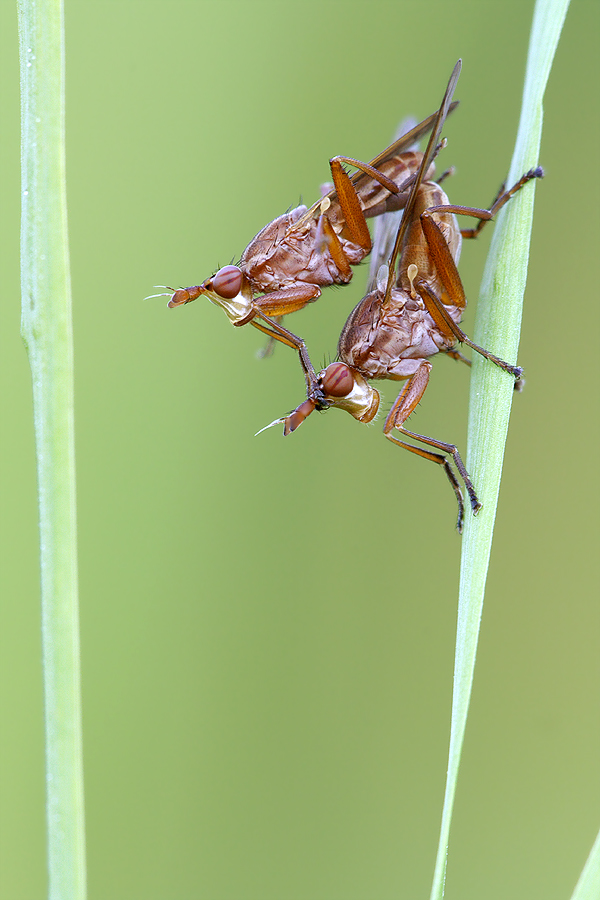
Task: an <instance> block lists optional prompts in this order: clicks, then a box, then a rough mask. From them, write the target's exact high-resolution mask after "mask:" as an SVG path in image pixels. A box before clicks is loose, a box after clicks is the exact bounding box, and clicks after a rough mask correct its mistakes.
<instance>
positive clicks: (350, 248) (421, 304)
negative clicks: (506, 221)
mask: <svg viewBox="0 0 600 900" xmlns="http://www.w3.org/2000/svg"><path fill="white" fill-rule="evenodd" d="M460 70H461V62H460V60H459V61H458V63H457V64H456V66H455V67H454V70H453V72H452V75H451V77H450V81H449V82H448V87H447V89H446V92H445V94H444V98H443V101H442V104H441V106H440V108H439V110H438V111H437V112H436V113H434V114H433V115H431V116H429V117H428V118H427V119H425V120H424V121H423V122H422V123H421V124H420V125H418V126H416V127H415V128H413V129H412V130H411V131H409V132H408V133H406V134H404V135H403V136H402V137H401V138H399V139H398V140H397V141H396V142H394V143H393V144H392V145H391V146H390V147H388V148H387V149H386V150H384V151H383V152H382V153H380V154H379V156H377V157H376V158H375V159H374V160H372V161H371V162H370V163H368V164H367V163H362V162H359V161H358V160H355V159H351V158H349V157H341V156H338V157H335V158H334V159H332V160H330V166H331V174H332V178H333V183H334V189H333V190H332V191H330V192H329V193H328V194H327V195H325V197H323V198H322V199H321V200H318V201H317V202H316V203H314V204H313V205H312V206H311V207H310V208H308V209H307V208H306V207H305V206H299V207H296V208H295V209H292V210H291V211H290V212H288V213H285V214H284V215H282V216H279V217H278V218H277V219H275V220H274V221H273V222H271V223H270V224H269V225H267V226H265V228H263V229H262V231H260V232H259V233H258V234H257V235H256V237H255V238H254V239H253V240H252V241H251V242H250V244H249V245H248V247H247V248H246V250H245V251H244V253H243V254H242V258H241V261H240V263H239V264H238V265H237V266H232V265H230V266H225V267H223V268H221V269H219V271H218V272H217V273H216V274H215V275H213V276H212V277H211V278H209V279H207V280H206V281H204V282H203V283H202V284H200V285H194V286H192V287H188V288H182V289H179V290H176V291H174V292H173V293H172V295H171V297H170V300H169V306H170V307H176V306H182V305H184V304H187V303H189V302H191V301H192V300H196V299H197V298H198V297H200V296H206V297H208V299H209V300H210V301H211V302H213V303H215V304H217V305H218V306H220V307H221V308H222V309H223V310H224V312H225V313H226V315H227V316H228V318H229V320H230V321H231V322H232V324H233V325H235V326H242V325H246V324H251V325H252V326H254V327H255V328H258V329H259V330H260V331H262V332H264V333H265V334H267V335H268V336H269V338H270V339H271V340H277V341H280V342H281V343H283V344H286V345H287V346H289V347H291V348H292V349H294V350H296V351H297V352H298V354H299V358H300V362H301V365H302V369H303V372H304V376H305V380H306V388H307V390H306V397H307V399H306V400H305V401H304V402H303V403H302V404H301V405H300V406H299V407H297V408H296V409H295V410H294V411H293V412H292V413H290V414H289V415H287V416H285V417H283V418H281V419H277V420H276V421H275V422H273V423H272V424H273V425H275V424H277V423H283V424H284V434H290V433H291V432H292V431H294V430H295V429H296V428H297V427H298V426H299V425H300V424H301V423H302V422H303V421H304V419H305V418H306V417H307V416H308V415H309V414H310V413H312V412H313V411H314V410H315V409H318V410H324V409H327V408H329V407H338V408H340V409H345V410H346V411H347V412H349V413H350V414H351V415H352V416H354V418H356V419H358V420H359V421H361V422H370V421H372V420H373V418H374V417H375V415H376V413H377V411H378V408H379V404H380V398H379V393H378V392H377V391H376V390H375V389H374V388H373V387H372V386H371V385H370V384H369V379H389V380H394V381H405V382H406V384H405V385H404V387H403V389H402V391H401V392H400V394H399V395H398V397H397V399H396V401H395V402H394V404H393V406H392V408H391V410H390V412H389V414H388V416H387V417H386V420H385V423H384V428H383V430H384V434H385V436H386V437H387V438H388V439H389V440H391V441H392V442H393V443H395V444H397V445H398V446H400V447H403V448H405V449H407V450H409V451H410V452H412V453H416V454H417V455H419V456H422V457H423V458H425V459H429V460H431V461H433V462H436V463H438V464H439V465H441V466H443V468H444V470H445V472H446V475H447V476H448V479H449V480H450V483H451V484H452V487H453V489H454V492H455V494H456V498H457V501H458V530H459V531H461V530H462V524H463V518H464V504H463V496H462V490H461V487H460V482H459V480H458V478H457V477H456V474H455V473H454V470H453V469H452V467H451V465H450V462H449V459H448V456H449V457H451V458H452V459H453V460H454V464H455V466H456V469H457V470H458V473H459V475H460V477H461V478H462V481H463V483H464V485H465V487H466V490H467V493H468V495H469V500H470V503H471V508H472V509H473V512H475V513H477V512H478V511H479V509H480V508H481V504H480V502H479V500H478V498H477V495H476V493H475V489H474V487H473V484H472V482H471V479H470V478H469V475H468V473H467V471H466V469H465V466H464V464H463V462H462V460H461V458H460V455H459V453H458V450H457V448H456V447H455V446H454V445H453V444H448V443H445V442H443V441H438V440H435V439H433V438H429V437H426V436H425V435H421V434H416V433H414V432H411V431H409V430H408V429H407V428H405V426H404V423H405V422H406V420H407V419H408V417H409V416H410V414H411V413H412V412H413V411H414V409H415V407H416V406H417V404H418V403H419V401H420V400H421V397H422V396H423V394H424V392H425V389H426V387H427V384H428V382H429V374H430V371H431V363H430V362H429V358H430V357H432V356H434V355H435V354H436V353H446V354H448V355H449V356H452V357H453V358H455V359H460V360H463V361H464V362H467V363H468V362H469V361H468V360H466V359H465V358H464V357H463V356H462V355H461V354H460V353H459V352H458V350H457V349H456V348H457V344H460V343H466V344H468V346H470V347H472V348H473V349H474V350H476V351H477V352H478V353H480V354H482V355H483V356H484V357H485V358H486V359H489V360H490V361H491V362H493V363H494V364H495V365H497V366H499V367H500V368H502V369H504V370H505V371H506V372H508V373H509V374H510V375H512V376H513V377H514V378H515V379H517V380H518V379H519V377H520V376H521V374H522V370H521V369H520V368H519V367H517V366H512V365H509V364H508V363H506V362H504V361H503V360H501V359H499V358H498V357H496V356H494V355H493V354H491V353H489V352H488V351H486V350H484V349H483V348H482V347H478V346H477V345H476V344H474V343H473V342H472V341H471V340H470V339H469V338H468V337H467V336H466V335H465V333H464V332H463V331H462V329H461V328H460V327H459V325H458V323H459V322H460V319H461V316H462V311H463V309H464V308H465V306H466V297H465V293H464V289H463V286H462V282H461V279H460V276H459V274H458V270H457V267H456V266H457V262H458V259H459V255H460V249H461V243H462V238H474V237H476V236H477V234H479V232H480V231H481V229H482V227H483V226H484V225H485V223H486V222H487V221H489V220H490V219H491V218H492V217H493V216H494V215H495V214H496V212H498V210H499V209H500V208H501V207H502V206H503V205H504V204H505V203H506V202H507V201H508V200H509V199H510V197H512V196H513V194H515V193H516V192H517V191H518V190H520V189H521V188H522V187H523V186H524V185H525V184H526V183H527V182H528V181H529V180H531V179H532V178H539V177H541V176H542V175H543V172H542V169H541V168H536V169H532V170H530V171H529V172H527V173H526V174H525V175H523V176H522V178H521V179H520V180H519V181H518V182H517V183H516V184H515V185H514V186H513V187H511V188H510V189H509V190H508V191H506V190H504V188H503V189H502V190H501V192H500V194H499V195H498V197H497V198H496V200H495V201H494V203H493V204H492V206H491V208H490V209H475V208H472V207H465V206H456V205H454V204H450V203H449V201H448V197H447V196H446V194H445V193H444V191H443V189H442V188H441V187H440V182H441V181H442V179H440V182H435V181H431V180H429V179H430V178H431V176H432V174H433V168H432V163H433V160H434V158H435V156H436V155H437V153H438V151H439V150H440V149H441V147H442V146H443V144H441V143H440V138H441V132H442V128H443V126H444V123H445V120H446V117H447V116H448V114H449V113H450V112H451V111H452V109H453V108H454V107H455V106H456V104H455V103H452V96H453V93H454V90H455V87H456V83H457V81H458V77H459V75H460ZM429 132H431V134H430V137H429V141H428V144H427V149H426V151H425V153H424V154H421V153H419V152H418V151H415V150H414V149H412V148H413V146H414V144H415V142H416V141H417V140H418V139H419V138H421V137H423V136H424V135H426V134H427V133H429ZM343 163H347V164H350V165H352V166H353V167H355V168H356V169H358V171H357V173H356V174H355V175H354V176H353V177H352V178H350V177H349V176H348V174H347V173H346V171H345V170H344V168H343V166H342V164H343ZM394 210H403V214H402V219H401V223H400V226H399V228H398V231H397V234H396V238H395V242H394V245H393V250H392V252H391V255H390V258H389V262H388V264H387V265H382V266H381V267H379V269H378V271H376V275H375V277H374V279H373V280H372V284H371V289H370V291H369V293H368V294H367V295H366V297H365V298H364V299H363V300H362V301H361V302H360V303H359V304H358V306H357V307H356V308H355V309H354V311H353V312H352V313H351V314H350V317H349V318H348V320H347V322H346V324H345V326H344V328H343V330H342V334H341V336H340V340H339V343H338V354H337V355H338V361H336V362H334V363H332V364H331V365H329V366H327V368H325V369H323V370H322V371H321V372H319V373H318V374H317V373H316V372H315V369H314V368H313V365H312V363H311V361H310V357H309V355H308V352H307V349H306V346H305V344H304V341H303V340H302V339H301V338H300V337H298V336H297V335H295V334H293V333H292V332H291V331H288V330H287V329H285V328H283V326H282V325H281V323H280V321H279V320H280V318H281V317H282V316H284V315H287V314H288V313H292V312H295V311H296V310H299V309H302V308H303V307H304V306H306V304H307V303H310V302H312V301H314V300H316V299H317V298H318V297H319V296H320V294H321V288H322V287H327V286H329V285H332V284H347V283H348V282H349V281H350V279H351V278H352V268H351V267H352V266H354V265H357V264H358V263H360V262H361V261H362V260H363V259H365V257H366V256H367V255H368V254H369V253H370V252H371V249H372V241H371V237H370V234H369V230H368V227H367V222H366V219H367V218H371V217H375V216H381V215H384V214H386V213H389V212H391V211H394ZM456 214H460V215H466V216H471V217H473V218H475V219H478V220H479V221H478V224H477V226H476V227H475V228H471V229H463V230H461V229H460V228H459V226H458V223H457V221H456ZM382 231H383V233H384V234H385V227H384V228H383V229H382ZM376 253H377V255H380V254H381V248H380V247H378V248H376ZM170 290H171V289H170ZM267 427H269V426H267ZM394 431H396V432H399V433H400V434H402V436H403V437H408V438H410V439H412V440H414V441H417V442H418V443H420V444H424V445H425V447H427V448H431V449H424V448H423V447H417V446H415V445H414V444H409V443H406V442H405V441H403V440H400V439H399V438H398V437H396V435H395V434H394V433H393V432H394ZM436 451H438V452H436Z"/></svg>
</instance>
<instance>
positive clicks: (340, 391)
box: [321, 362, 354, 397]
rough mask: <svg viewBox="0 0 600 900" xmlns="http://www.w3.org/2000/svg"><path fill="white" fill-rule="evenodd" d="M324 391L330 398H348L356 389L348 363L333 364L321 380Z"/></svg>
mask: <svg viewBox="0 0 600 900" xmlns="http://www.w3.org/2000/svg"><path fill="white" fill-rule="evenodd" d="M321 384H322V385H323V390H324V391H325V393H326V394H328V395H329V396H330V397H347V396H348V394H349V393H350V392H351V391H352V388H353V387H354V376H353V374H352V372H351V371H350V366H347V365H346V363H341V362H337V363H331V365H330V366H327V368H326V369H325V371H324V372H323V376H322V378H321Z"/></svg>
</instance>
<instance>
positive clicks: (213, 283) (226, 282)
mask: <svg viewBox="0 0 600 900" xmlns="http://www.w3.org/2000/svg"><path fill="white" fill-rule="evenodd" d="M207 287H208V283H207ZM241 287H242V271H241V269H239V268H238V267H237V266H223V268H222V269H219V271H218V272H217V274H216V275H215V276H214V277H213V278H211V279H210V287H209V290H213V291H214V292H215V293H216V294H218V295H219V297H223V299H224V300H233V298H234V297H237V295H238V294H239V292H240V290H241Z"/></svg>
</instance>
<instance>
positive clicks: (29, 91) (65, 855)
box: [18, 0, 86, 900]
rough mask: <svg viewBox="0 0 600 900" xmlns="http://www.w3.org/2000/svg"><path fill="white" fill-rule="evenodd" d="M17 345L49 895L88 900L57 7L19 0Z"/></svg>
mask: <svg viewBox="0 0 600 900" xmlns="http://www.w3.org/2000/svg"><path fill="white" fill-rule="evenodd" d="M18 8H19V43H20V76H21V127H22V137H21V168H22V225H21V286H22V335H23V340H24V341H25V344H26V347H27V352H28V355H29V363H30V366H31V373H32V382H33V413H34V427H35V442H36V456H37V475H38V491H39V514H40V567H41V591H42V644H43V672H44V700H45V731H46V791H47V793H46V797H47V827H48V872H49V889H48V896H49V897H50V898H51V900H83V898H85V893H86V876H85V838H84V815H83V775H82V752H81V709H80V674H79V625H78V608H77V544H76V523H75V452H74V439H73V340H72V324H71V287H70V275H69V255H68V243H67V207H66V191H65V128H64V23H63V7H62V0H20V2H19V4H18Z"/></svg>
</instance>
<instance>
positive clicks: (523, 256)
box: [431, 0, 568, 900]
mask: <svg viewBox="0 0 600 900" xmlns="http://www.w3.org/2000/svg"><path fill="white" fill-rule="evenodd" d="M567 7H568V0H538V2H537V3H536V6H535V11H534V16H533V25H532V30H531V36H530V42H529V53H528V59H527V70H526V75H525V87H524V91H523V102H522V108H521V119H520V122H519V130H518V134H517V141H516V145H515V151H514V155H513V159H512V163H511V167H510V172H509V175H508V179H507V184H508V185H511V184H514V183H515V182H516V181H517V180H518V178H519V177H520V176H521V175H522V174H523V173H524V172H527V171H528V170H529V169H531V168H532V167H534V166H535V165H537V164H538V162H539V160H538V153H539V148H540V140H541V130H542V119H543V109H542V99H543V95H544V90H545V87H546V83H547V80H548V75H549V73H550V67H551V65H552V60H553V58H554V53H555V50H556V46H557V44H558V39H559V37H560V33H561V29H562V25H563V22H564V19H565V16H566V12H567ZM534 191H535V182H531V183H530V184H528V185H527V187H526V188H525V189H524V190H522V191H520V192H519V193H518V194H517V195H516V196H515V197H514V198H513V199H512V200H511V201H510V203H508V204H507V206H505V207H504V209H503V210H502V211H501V212H500V214H499V215H498V220H497V223H496V225H495V229H494V237H493V240H492V246H491V249H490V254H489V257H488V260H487V264H486V268H485V272H484V276H483V282H482V287H481V294H480V298H479V301H478V309H477V320H476V324H475V335H474V339H475V341H476V342H477V343H478V344H479V345H481V346H484V347H486V348H487V349H489V350H491V351H492V352H493V353H496V354H497V355H498V356H500V357H502V358H503V359H506V360H507V361H508V362H513V363H514V362H516V359H517V350H518V345H519V333H520V327H521V313H522V305H523V294H524V291H525V282H526V276H527V263H528V258H529V241H530V234H531V225H532V219H533V200H534ZM512 395H513V381H512V378H510V376H508V375H507V374H506V373H504V372H502V371H500V370H499V369H496V368H495V367H494V366H492V365H490V364H489V363H488V362H487V361H486V360H483V359H481V358H478V357H477V354H475V359H474V361H473V374H472V379H471V399H470V408H469V446H468V451H467V468H468V470H469V472H470V474H471V477H472V478H473V482H474V484H475V485H476V486H477V490H478V494H479V497H480V499H481V500H482V502H483V507H484V508H483V509H482V511H481V512H480V514H479V515H478V516H477V518H476V519H474V518H473V517H472V516H467V519H466V525H465V533H464V535H463V545H462V561H461V575H460V593H459V608H458V625H457V643H456V658H455V669H454V693H453V702H452V724H451V735H450V751H449V761H448V773H447V781H446V793H445V797H444V808H443V812H442V825H441V831H440V843H439V847H438V854H437V859H436V866H435V874H434V880H433V886H432V891H431V900H441V898H442V897H443V894H444V881H445V875H446V860H447V853H448V839H449V833H450V821H451V817H452V808H453V804H454V796H455V791H456V782H457V778H458V769H459V763H460V755H461V750H462V745H463V739H464V733H465V727H466V721H467V712H468V707H469V700H470V695H471V687H472V683H473V671H474V668H475V656H476V650H477V640H478V637H479V626H480V621H481V611H482V607H483V596H484V591H485V581H486V577H487V570H488V563H489V558H490V551H491V545H492V534H493V529H494V521H495V517H496V507H497V501H498V492H499V487H500V477H501V471H502V460H503V456H504V445H505V442H506V434H507V430H508V419H509V415H510V407H511V403H512Z"/></svg>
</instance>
